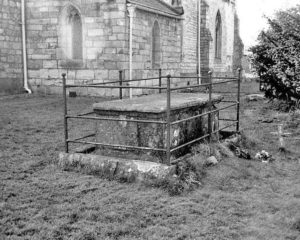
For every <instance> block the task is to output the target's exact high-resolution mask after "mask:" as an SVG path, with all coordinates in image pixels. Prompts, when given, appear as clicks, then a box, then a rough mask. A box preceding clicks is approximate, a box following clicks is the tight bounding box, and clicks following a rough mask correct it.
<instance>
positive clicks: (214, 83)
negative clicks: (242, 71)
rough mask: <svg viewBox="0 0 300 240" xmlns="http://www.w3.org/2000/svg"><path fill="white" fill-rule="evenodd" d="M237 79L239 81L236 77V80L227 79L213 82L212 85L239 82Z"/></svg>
mask: <svg viewBox="0 0 300 240" xmlns="http://www.w3.org/2000/svg"><path fill="white" fill-rule="evenodd" d="M237 81H238V80H237V79H234V80H227V81H220V82H213V84H212V85H220V84H223V83H229V82H237Z"/></svg>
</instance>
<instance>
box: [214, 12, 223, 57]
mask: <svg viewBox="0 0 300 240" xmlns="http://www.w3.org/2000/svg"><path fill="white" fill-rule="evenodd" d="M215 34H216V35H215V58H217V59H221V58H222V19H221V14H220V12H219V11H218V13H217V17H216V32H215Z"/></svg>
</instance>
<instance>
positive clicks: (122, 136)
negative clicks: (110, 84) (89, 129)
mask: <svg viewBox="0 0 300 240" xmlns="http://www.w3.org/2000/svg"><path fill="white" fill-rule="evenodd" d="M171 96H172V98H171V105H170V122H171V127H170V145H171V146H170V147H171V149H174V151H172V153H171V159H175V158H178V157H181V156H182V155H184V154H185V153H186V152H187V147H184V148H180V149H178V150H177V149H176V148H178V147H179V146H181V145H183V144H186V143H188V142H190V141H192V140H194V139H197V138H200V137H202V136H205V135H207V134H208V122H209V121H208V115H203V116H200V117H196V118H192V119H190V120H187V121H183V122H180V120H184V119H188V118H191V117H193V116H197V115H201V114H202V113H206V112H208V111H209V109H210V106H209V95H208V94H204V93H197V94H195V93H172V94H171ZM221 101H222V96H220V95H216V94H213V95H212V106H211V109H215V107H214V105H215V104H217V103H219V102H221ZM93 108H94V112H95V114H96V115H97V117H100V118H107V119H117V120H120V121H112V120H110V121H107V120H101V121H97V122H96V142H98V143H103V144H104V145H106V146H101V147H98V149H97V151H98V153H99V154H102V155H117V156H118V157H120V156H122V157H129V158H137V159H139V160H149V161H155V162H160V163H165V159H166V157H165V155H166V151H165V150H164V149H166V147H167V137H166V136H167V124H166V121H167V115H166V112H167V97H166V94H155V95H149V96H142V97H136V98H133V99H124V100H114V101H109V102H102V103H95V104H94V105H93ZM211 119H212V120H211V122H212V130H213V131H214V130H216V129H218V124H219V123H218V112H217V111H216V112H214V113H212V114H211ZM136 120H137V121H136ZM138 121H141V122H138ZM177 121H178V123H177ZM111 145H115V146H114V147H113V146H111ZM116 146H118V147H116ZM124 146H134V147H137V149H135V150H130V148H127V147H124ZM143 148H145V150H150V149H153V150H150V151H144V149H143Z"/></svg>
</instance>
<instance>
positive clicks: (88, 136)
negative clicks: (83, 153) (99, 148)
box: [74, 133, 96, 141]
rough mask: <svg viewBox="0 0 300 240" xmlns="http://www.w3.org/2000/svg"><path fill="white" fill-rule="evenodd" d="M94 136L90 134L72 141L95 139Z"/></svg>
mask: <svg viewBox="0 0 300 240" xmlns="http://www.w3.org/2000/svg"><path fill="white" fill-rule="evenodd" d="M95 136H96V134H95V133H93V134H90V135H87V136H84V137H80V138H76V139H74V141H79V140H83V139H86V138H90V137H95Z"/></svg>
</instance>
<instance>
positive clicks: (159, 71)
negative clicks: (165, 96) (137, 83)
mask: <svg viewBox="0 0 300 240" xmlns="http://www.w3.org/2000/svg"><path fill="white" fill-rule="evenodd" d="M158 74H159V83H158V84H159V87H160V88H161V68H160V69H159V70H158ZM159 93H161V89H159Z"/></svg>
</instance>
